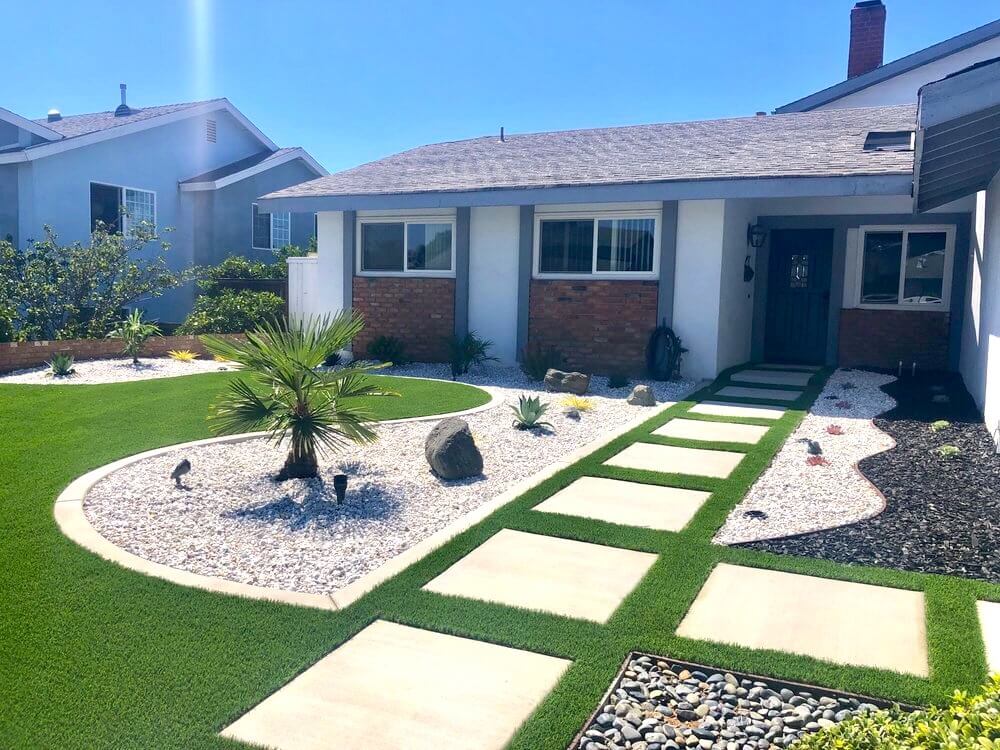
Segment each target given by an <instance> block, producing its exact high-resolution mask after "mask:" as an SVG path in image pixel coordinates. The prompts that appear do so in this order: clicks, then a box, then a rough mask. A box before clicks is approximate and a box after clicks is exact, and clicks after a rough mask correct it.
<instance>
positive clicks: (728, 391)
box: [715, 385, 802, 401]
mask: <svg viewBox="0 0 1000 750" xmlns="http://www.w3.org/2000/svg"><path fill="white" fill-rule="evenodd" d="M715 395H716V396H729V397H731V398H759V399H764V400H766V401H794V400H795V399H797V398H798V397H799V396H801V395H802V391H788V390H785V389H783V388H746V387H744V386H741V385H727V386H726V387H725V388H720V389H719V390H717V391H716V392H715Z"/></svg>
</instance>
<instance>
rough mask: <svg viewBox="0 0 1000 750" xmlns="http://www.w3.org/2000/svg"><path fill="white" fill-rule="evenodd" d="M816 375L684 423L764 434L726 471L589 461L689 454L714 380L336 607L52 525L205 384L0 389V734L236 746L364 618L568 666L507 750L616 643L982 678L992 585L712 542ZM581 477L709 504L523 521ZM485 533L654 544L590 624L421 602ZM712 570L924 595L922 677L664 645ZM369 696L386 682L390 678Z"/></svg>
mask: <svg viewBox="0 0 1000 750" xmlns="http://www.w3.org/2000/svg"><path fill="white" fill-rule="evenodd" d="M824 376H825V373H821V374H819V375H818V376H817V377H816V378H815V379H814V380H813V381H812V383H811V385H810V387H809V388H808V389H807V390H806V392H805V393H804V395H803V396H802V398H800V399H799V400H798V401H796V402H792V403H791V404H787V405H786V404H782V406H784V407H786V408H789V411H788V412H787V413H786V414H785V415H784V416H782V417H781V419H779V420H776V421H768V420H744V419H735V420H734V419H730V418H723V417H708V416H707V415H699V418H704V419H715V420H719V421H739V422H746V423H752V424H764V425H767V426H769V427H771V429H770V430H769V432H768V434H767V435H765V436H764V438H762V439H761V441H760V442H759V443H758V444H757V445H754V446H746V445H740V446H728V445H727V444H718V446H717V447H734V448H738V449H739V450H741V451H745V452H747V454H748V456H747V458H746V459H745V460H744V461H743V462H742V463H741V464H740V465H739V466H738V467H737V468H736V470H735V471H734V472H733V473H732V475H731V476H730V477H729V478H728V479H724V480H719V479H708V478H699V477H690V476H684V475H664V474H656V473H650V472H640V471H633V470H628V469H619V468H612V467H606V466H602V465H601V463H602V462H603V461H604V460H606V459H607V458H608V457H610V456H611V455H614V454H615V453H617V452H618V451H620V450H621V449H622V448H624V447H625V446H627V445H629V444H630V443H632V442H635V441H636V440H646V441H649V442H666V443H670V444H678V445H692V446H695V445H697V447H704V444H700V443H699V444H695V443H690V442H688V441H677V440H671V439H669V438H659V437H655V436H650V434H649V433H650V432H651V431H652V430H654V429H656V428H657V427H659V426H660V425H662V424H663V423H664V422H666V421H667V420H668V419H671V418H673V417H678V416H683V412H684V411H686V410H687V409H688V408H689V407H690V406H691V405H692V404H693V402H694V400H697V399H708V398H711V394H712V393H713V392H714V391H715V390H717V389H718V388H720V387H722V386H723V385H725V384H726V382H727V380H726V378H725V376H724V377H722V378H720V379H719V380H718V381H716V382H715V383H713V384H712V385H711V386H709V387H708V388H707V389H705V390H703V391H700V392H699V393H697V394H694V395H693V396H692V397H690V399H689V400H687V401H684V402H681V403H679V404H677V405H675V406H673V407H671V408H670V409H668V410H666V411H664V412H661V413H660V414H657V415H656V416H654V417H652V418H651V419H649V420H647V421H646V422H645V423H643V424H642V425H640V426H639V427H637V428H635V429H633V430H631V431H630V432H628V433H627V434H625V435H623V436H621V437H618V438H616V439H615V440H613V441H612V442H611V443H609V444H608V445H607V446H605V447H603V448H600V449H598V450H597V451H595V452H593V453H592V454H591V455H589V456H588V457H586V458H584V459H583V460H581V461H579V462H577V463H575V464H573V465H572V466H570V467H568V468H566V469H564V470H563V471H561V472H559V473H558V474H556V475H555V476H553V477H552V478H550V479H548V480H546V481H544V482H542V483H541V484H539V485H538V486H536V487H534V488H533V489H531V490H529V491H528V492H526V493H525V494H524V495H522V496H521V497H519V498H518V499H517V500H515V501H513V502H512V503H510V504H508V505H506V506H504V507H503V508H501V509H500V510H499V511H497V512H496V513H494V514H493V515H491V516H490V517H488V518H487V519H485V520H484V521H482V522H481V523H479V524H477V525H476V526H474V527H473V528H471V529H469V530H468V531H466V532H465V533H463V534H461V535H459V536H457V537H456V538H455V539H453V540H452V541H451V542H449V543H448V544H446V545H445V546H443V547H442V548H441V549H439V550H437V551H436V552H434V553H433V554H431V555H429V556H427V557H426V558H424V559H423V560H421V561H419V562H418V563H416V564H414V565H413V566H411V567H410V568H408V569H407V570H405V571H403V572H402V573H401V574H400V575H398V576H396V577H395V578H393V579H391V580H389V581H387V582H386V583H385V584H383V585H382V586H380V587H379V588H377V589H375V590H374V591H372V592H371V593H370V594H368V595H367V596H365V597H364V598H362V599H360V600H359V601H358V602H356V603H355V604H354V605H353V606H352V607H350V608H348V609H346V610H344V611H342V612H336V613H329V612H319V611H313V610H309V609H302V608H296V607H290V606H284V605H277V604H271V603H265V602H257V601H249V600H242V599H238V598H234V597H226V596H221V595H215V594H208V593H205V592H200V591H197V590H193V589H186V588H182V587H179V586H175V585H173V584H170V583H166V582H164V581H160V580H158V579H154V578H147V577H144V576H142V575H140V574H137V573H133V572H130V571H126V570H123V569H121V568H118V567H116V566H115V565H113V564H111V563H108V562H105V561H103V560H100V559H99V558H96V557H94V556H93V555H91V554H90V553H88V552H86V551H84V550H82V549H80V548H78V547H76V546H75V545H74V544H73V543H72V542H70V541H69V540H67V539H65V538H63V537H62V536H61V535H60V534H59V532H58V530H57V529H56V526H55V524H54V522H53V520H52V515H51V514H52V502H53V500H54V499H55V496H56V495H57V494H58V492H59V491H60V490H61V489H62V488H63V487H64V486H65V485H66V484H67V483H68V482H69V481H70V480H71V479H72V478H73V477H75V476H78V475H79V474H81V473H83V472H84V471H87V470H89V469H92V468H94V467H96V466H98V465H101V464H103V463H106V462H108V461H110V460H112V459H114V458H118V457H121V456H124V455H128V454H131V453H135V452H137V451H140V450H144V449H148V448H152V447H156V446H159V445H164V444H168V443H174V442H180V441H182V440H190V439H194V438H198V437H204V436H206V434H207V431H206V428H205V423H204V413H205V407H206V405H207V403H208V400H209V399H210V398H211V396H212V395H214V393H215V392H216V391H217V390H218V384H217V383H216V384H210V383H207V382H206V381H203V380H199V378H195V377H192V378H185V379H183V380H182V381H176V382H177V383H180V384H181V387H176V386H174V384H172V383H171V382H170V381H151V382H149V383H133V384H127V385H120V386H97V387H95V388H94V389H86V388H85V387H83V386H72V387H68V388H66V389H65V390H67V391H71V393H68V394H66V395H65V396H63V395H59V396H58V397H56V396H54V395H53V394H50V396H52V397H51V398H48V397H46V395H45V392H48V391H49V389H48V388H37V387H36V388H32V387H16V386H8V387H3V388H0V476H3V477H4V478H5V481H4V483H3V484H0V507H2V508H3V511H2V516H0V524H2V525H0V534H2V539H3V542H2V544H0V571H2V575H3V576H4V586H3V589H2V591H3V594H2V600H0V601H2V605H3V606H2V610H0V655H2V657H3V658H0V707H2V710H0V737H2V738H3V742H4V744H5V745H9V746H11V747H91V748H92V747H136V748H146V747H158V748H165V747H184V748H188V747H229V746H235V745H234V743H228V742H224V741H222V740H220V739H219V738H218V737H217V736H216V732H218V730H219V729H221V728H222V727H223V726H224V725H226V724H227V723H229V722H230V721H231V720H233V719H234V718H236V717H237V716H239V715H241V714H242V713H244V712H245V711H246V710H248V709H249V708H251V707H252V706H253V705H255V704H256V703H258V702H259V701H260V700H261V699H263V698H264V697H265V696H266V695H268V694H270V693H271V692H273V691H274V690H276V689H277V688H279V687H280V686H282V685H283V684H285V683H286V682H287V681H288V680H289V679H291V678H292V677H293V676H294V675H295V674H297V673H298V672H301V671H302V670H304V669H306V668H308V667H309V666H311V665H312V664H313V663H315V662H316V661H317V660H318V659H319V658H320V657H321V656H322V655H324V654H326V653H328V652H329V651H330V650H332V649H333V648H335V647H336V646H337V645H339V644H340V643H342V642H343V641H344V640H346V639H347V638H349V637H350V636H351V635H353V634H354V633H356V632H357V631H358V630H360V629H361V628H362V627H364V625H366V624H368V623H369V622H371V621H372V620H374V619H376V618H382V619H387V620H392V621H396V622H401V623H404V624H409V625H414V626H417V627H424V628H429V629H432V630H438V631H442V632H447V633H453V634H456V635H463V636H469V637H475V638H479V639H481V640H485V641H491V642H496V643H501V644H505V645H511V646H515V647H518V648H525V649H529V650H532V651H537V652H540V653H546V654H551V655H554V656H560V657H565V658H569V659H572V660H573V665H572V666H571V667H570V669H569V670H568V671H567V673H566V675H565V676H564V677H563V679H562V680H561V681H560V683H559V685H558V686H557V687H556V689H555V690H554V691H553V692H552V693H551V694H550V695H549V696H548V698H546V700H545V701H544V702H543V703H542V704H541V706H540V707H539V709H538V710H537V711H536V712H535V714H534V715H533V716H532V717H531V718H530V719H529V720H528V722H527V723H526V724H525V725H524V726H523V727H522V728H521V730H520V731H519V732H518V734H517V735H516V736H515V738H514V740H513V741H512V747H514V748H518V750H540V749H542V748H560V749H561V748H564V747H565V746H566V744H567V743H568V742H569V740H570V739H571V738H572V736H573V734H574V733H575V732H576V731H577V729H578V728H579V727H580V725H581V724H582V723H583V722H584V721H585V720H586V718H587V716H588V715H589V713H590V711H591V710H592V709H593V708H594V706H595V705H596V704H597V701H598V700H599V699H600V697H601V695H602V694H603V692H604V691H605V689H606V688H607V686H608V684H609V683H610V682H611V680H612V678H613V677H614V675H615V673H616V672H617V670H618V667H619V665H620V664H621V662H622V660H623V659H624V658H625V656H626V655H627V654H628V652H629V651H631V650H642V651H646V652H650V653H657V654H664V655H669V656H670V657H673V658H677V659H683V660H690V661H695V662H701V663H706V664H712V665H718V666H720V667H725V668H729V669H734V670H741V671H745V672H755V673H758V674H764V675H772V676H776V677H781V678H784V679H788V680H796V681H801V682H814V683H817V684H821V685H824V686H827V687H830V688H837V689H842V690H848V691H853V692H859V693H865V694H870V695H875V696H883V697H889V698H895V699H899V700H904V701H909V702H914V703H921V702H930V701H934V700H939V699H941V698H943V697H944V696H945V695H946V694H947V693H948V692H949V691H950V690H951V689H953V688H956V687H961V688H971V687H974V686H976V685H977V684H978V683H979V682H980V681H981V680H982V679H983V678H984V676H985V663H984V657H983V649H982V642H981V637H980V635H979V627H978V622H977V620H976V615H975V600H976V599H977V598H980V599H990V600H994V601H1000V586H994V585H990V584H985V583H980V582H974V581H968V580H962V579H956V578H947V577H943V576H933V575H922V574H915V573H903V572H899V571H889V570H880V569H874V568H856V567H851V566H845V565H839V564H836V563H830V562H824V561H818V560H811V559H805V558H792V557H781V556H776V555H769V554H764V553H759V552H752V551H748V550H740V549H730V548H726V547H717V546H713V545H712V544H711V543H710V540H711V537H712V535H713V533H714V532H715V530H716V529H717V528H718V527H719V526H720V525H721V524H722V522H723V521H724V520H725V517H726V515H727V514H728V512H729V510H730V509H731V508H732V506H733V505H734V504H735V503H737V502H738V501H739V500H740V499H741V498H742V497H743V495H744V493H745V492H746V490H747V489H748V488H749V486H750V485H751V484H752V482H753V481H754V480H755V479H756V477H757V476H758V475H759V474H760V472H762V471H763V470H764V469H765V468H766V467H767V465H768V463H769V462H770V460H771V457H772V456H773V454H774V453H775V452H776V451H777V450H778V448H780V446H781V444H782V443H783V442H784V440H785V439H786V438H787V436H788V435H789V434H790V433H791V432H792V430H794V429H795V427H796V426H797V424H798V423H799V421H800V420H801V418H802V416H803V411H802V409H804V408H807V407H808V404H809V403H811V401H812V399H813V398H814V397H815V395H816V394H817V393H818V392H819V389H820V386H821V384H822V381H823V379H824ZM203 377H205V378H209V377H215V376H203ZM172 386H173V387H172ZM97 389H104V390H103V392H102V391H100V390H97ZM88 391H89V393H88ZM727 400H729V399H727ZM745 403H759V401H754V400H746V401H745ZM584 418H586V417H584ZM585 475H595V476H607V477H613V478H617V479H624V480H631V481H645V482H653V483H657V484H671V485H675V486H681V487H690V488H693V489H705V490H710V491H712V492H713V495H712V497H711V498H710V499H709V500H708V501H707V502H706V503H705V504H704V505H703V506H702V508H701V509H700V511H699V512H698V514H697V515H696V516H695V517H694V519H692V521H691V523H689V524H688V526H687V527H686V528H685V529H684V530H683V531H682V532H680V533H672V532H663V531H655V530H651V529H640V528H635V527H627V526H619V525H616V524H609V523H604V522H601V521H596V520H591V519H585V518H576V517H571V516H562V515H556V514H546V513H539V512H535V511H532V510H531V508H532V507H533V506H534V505H536V504H537V503H539V502H541V501H542V500H543V499H545V498H547V497H549V496H550V495H551V494H553V493H554V492H556V491H557V490H559V489H561V488H562V487H565V486H566V485H568V484H570V483H571V482H572V481H574V480H575V479H577V478H578V477H580V476H585ZM502 528H512V529H519V530H522V531H528V532H534V533H544V534H551V535H554V536H560V537H565V538H572V539H579V540H582V541H590V542H596V543H602V544H610V545H614V546H620V547H625V548H631V549H638V550H643V551H649V552H655V553H658V554H659V559H658V560H657V562H656V564H655V565H654V566H653V568H652V569H651V570H650V572H649V573H648V574H647V576H646V577H645V578H644V579H643V581H642V582H641V583H640V584H639V586H638V587H637V588H636V590H635V591H634V592H633V593H632V594H631V595H630V596H629V597H628V598H626V600H625V601H624V602H623V603H622V605H621V607H619V609H618V610H617V611H616V612H615V614H614V615H613V616H612V618H611V619H610V620H609V622H608V623H607V624H605V625H598V624H595V623H590V622H585V621H580V620H573V619H569V618H564V617H559V616H555V615H548V614H543V613H539V612H530V611H526V610H519V609H515V608H512V607H507V606H504V605H499V604H491V603H487V602H479V601H473V600H468V599H461V598H452V597H445V596H441V595H438V594H433V593H430V592H426V591H421V590H420V587H421V586H422V585H423V584H425V583H426V582H427V581H429V580H431V579H432V578H434V577H435V576H437V575H438V574H439V573H441V572H443V571H444V570H445V569H446V568H448V567H449V566H450V565H451V564H452V563H454V562H455V561H456V560H457V559H459V558H460V557H462V556H463V555H464V554H466V553H468V552H469V551H471V550H472V549H474V548H475V547H476V546H478V545H479V544H481V543H482V542H483V541H484V540H486V539H487V538H489V537H490V536H492V535H493V534H494V533H496V532H497V531H499V530H500V529H502ZM723 560H725V561H727V562H732V563H736V564H741V565H751V566H761V567H769V568H775V569H780V570H787V571H790V572H798V573H809V574H814V575H823V576H827V577H832V578H844V579H848V580H856V581H862V582H868V583H875V584H881V585H887V586H898V587H901V588H909V589H921V590H924V591H925V592H926V596H927V624H928V645H929V651H930V662H931V671H932V677H931V679H929V680H927V679H921V678H916V677H910V676H904V675H899V674H893V673H888V672H883V671H878V670H871V669H863V668H857V667H846V666H837V665H833V664H827V663H824V662H819V661H817V660H814V659H810V658H808V657H803V656H796V655H792V654H784V653H776V652H766V651H749V650H747V649H743V648H739V647H733V646H726V645H722V644H712V643H706V642H701V641H694V640H689V639H684V638H679V637H677V636H675V635H674V631H675V629H676V627H677V625H678V623H679V622H680V620H681V618H682V617H683V616H684V614H685V612H686V611H687V608H688V607H689V606H690V603H691V602H692V601H693V599H694V597H695V596H696V595H697V593H698V590H699V589H700V587H701V585H702V583H703V582H704V580H705V579H706V578H707V576H708V574H709V572H710V571H711V569H712V567H713V566H714V565H715V564H716V563H717V562H719V561H723ZM738 604H739V603H738V602H734V606H736V607H738ZM735 616H738V615H735ZM465 677H467V678H474V675H465ZM373 679H379V680H386V679H387V676H386V675H374V676H373ZM386 684H387V685H389V686H391V678H389V681H388V682H387V683H386ZM442 685H443V686H444V687H443V688H442V694H441V699H442V700H447V690H449V689H460V683H458V682H455V681H453V680H451V679H449V678H448V677H445V679H444V680H442ZM391 704H392V697H391V688H390V694H389V695H388V696H387V711H388V712H389V713H388V714H387V717H390V718H388V724H387V725H386V726H383V727H379V728H375V731H389V729H390V728H391ZM470 722H474V717H470ZM470 725H471V724H470ZM345 750H353V749H348V748H345Z"/></svg>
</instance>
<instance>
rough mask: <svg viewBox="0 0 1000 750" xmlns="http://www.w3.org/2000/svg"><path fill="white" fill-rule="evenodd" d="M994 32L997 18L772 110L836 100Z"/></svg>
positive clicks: (813, 106)
mask: <svg viewBox="0 0 1000 750" xmlns="http://www.w3.org/2000/svg"><path fill="white" fill-rule="evenodd" d="M997 36H1000V20H997V21H992V22H990V23H988V24H985V25H983V26H980V27H979V28H976V29H972V30H971V31H967V32H965V33H964V34H959V35H958V36H954V37H952V38H951V39H946V40H944V41H943V42H938V43H937V44H932V45H931V46H930V47H925V48H924V49H922V50H918V51H916V52H914V53H912V54H910V55H906V56H905V57H901V58H899V59H898V60H893V61H892V62H889V63H886V64H885V65H881V66H879V67H878V68H875V69H874V70H870V71H868V72H867V73H864V74H862V75H859V76H855V77H854V78H848V79H847V80H846V81H841V82H840V83H836V84H834V85H833V86H829V87H827V88H825V89H823V90H822V91H817V92H816V93H814V94H810V95H809V96H804V97H802V98H801V99H797V100H795V101H794V102H789V103H788V104H784V105H782V106H780V107H778V108H777V109H775V110H774V113H775V114H785V113H788V112H808V111H810V110H813V109H816V108H817V107H822V106H823V105H825V104H829V103H830V102H833V101H836V100H837V99H842V98H843V97H845V96H848V95H849V94H854V93H857V92H858V91H862V90H864V89H866V88H868V87H869V86H874V85H875V84H877V83H882V82H883V81H886V80H888V79H890V78H894V77H895V76H898V75H901V74H903V73H906V72H908V71H910V70H913V69H914V68H919V67H920V66H921V65H927V64H928V63H932V62H934V61H935V60H940V59H941V58H942V57H947V56H948V55H953V54H955V53H956V52H961V51H962V50H964V49H968V48H969V47H975V46H976V45H977V44H982V43H983V42H987V41H989V40H990V39H993V38H994V37H997Z"/></svg>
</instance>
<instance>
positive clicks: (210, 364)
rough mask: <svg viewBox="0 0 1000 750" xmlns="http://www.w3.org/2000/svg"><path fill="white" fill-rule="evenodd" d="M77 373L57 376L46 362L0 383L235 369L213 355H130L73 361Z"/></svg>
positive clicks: (86, 381) (87, 381) (119, 379)
mask: <svg viewBox="0 0 1000 750" xmlns="http://www.w3.org/2000/svg"><path fill="white" fill-rule="evenodd" d="M73 369H74V370H75V372H74V374H72V375H68V376H65V377H54V376H53V375H52V374H51V372H50V370H49V367H48V366H47V365H43V366H41V367H32V368H30V369H26V370H16V371H14V372H12V373H10V374H8V375H0V384H5V383H23V384H29V385H95V384H99V383H125V382H128V381H131V380H153V379H154V378H176V377H180V376H182V375H198V374H199V373H205V372H220V371H223V372H225V371H228V370H233V369H235V368H234V367H233V366H232V365H229V364H226V363H224V362H215V361H213V360H212V359H211V358H208V359H195V360H192V361H190V362H181V361H179V360H176V359H171V358H170V357H158V358H145V357H144V358H141V359H140V360H139V364H138V365H135V364H133V363H132V360H131V359H128V358H119V359H92V360H87V361H85V362H74V363H73Z"/></svg>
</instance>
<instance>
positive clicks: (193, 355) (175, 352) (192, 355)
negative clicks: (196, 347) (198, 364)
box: [167, 349, 198, 362]
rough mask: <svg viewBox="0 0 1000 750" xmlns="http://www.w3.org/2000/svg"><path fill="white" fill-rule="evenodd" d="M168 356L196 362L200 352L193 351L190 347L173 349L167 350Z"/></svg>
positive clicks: (180, 360) (178, 359)
mask: <svg viewBox="0 0 1000 750" xmlns="http://www.w3.org/2000/svg"><path fill="white" fill-rule="evenodd" d="M167 356H168V357H170V359H175V360H177V361H178V362H194V361H195V360H196V359H198V352H193V351H191V350H190V349H171V350H170V351H168V352H167Z"/></svg>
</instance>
